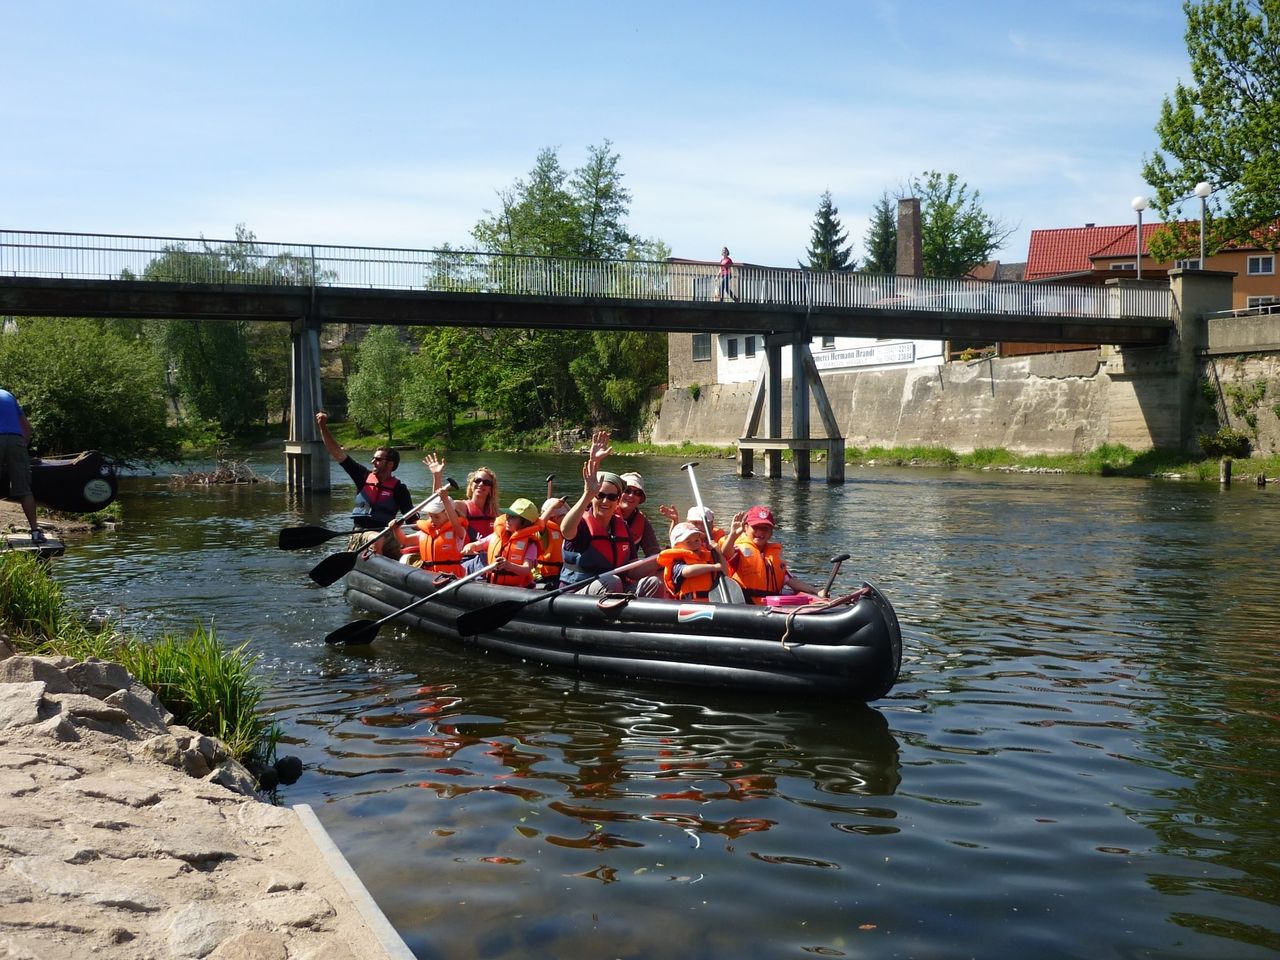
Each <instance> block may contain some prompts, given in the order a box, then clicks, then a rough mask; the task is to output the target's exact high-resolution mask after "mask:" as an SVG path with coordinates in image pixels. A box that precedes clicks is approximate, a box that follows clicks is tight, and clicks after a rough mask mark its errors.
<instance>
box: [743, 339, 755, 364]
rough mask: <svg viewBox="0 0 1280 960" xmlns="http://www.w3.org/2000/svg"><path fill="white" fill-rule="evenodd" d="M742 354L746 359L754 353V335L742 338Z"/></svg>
mask: <svg viewBox="0 0 1280 960" xmlns="http://www.w3.org/2000/svg"><path fill="white" fill-rule="evenodd" d="M742 355H743V356H744V357H746V358H747V359H748V360H749V359H751V358H752V357H754V356H755V355H756V338H755V337H743V338H742Z"/></svg>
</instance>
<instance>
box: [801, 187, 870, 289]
mask: <svg viewBox="0 0 1280 960" xmlns="http://www.w3.org/2000/svg"><path fill="white" fill-rule="evenodd" d="M839 213H840V210H839V209H838V208H837V207H836V205H835V204H834V203H832V202H831V191H830V190H824V191H822V197H821V198H820V199H819V200H818V212H817V213H816V214H814V217H813V232H812V235H811V236H810V238H809V250H808V254H807V255H808V257H809V262H808V263H803V262H802V263H801V264H800V266H802V267H808V268H809V269H810V270H821V271H823V272H827V271H831V270H852V269H854V268H855V267H856V266H857V265H858V262H857V261H856V260H854V259H853V246H852V245H850V244H849V243H848V240H849V234H848V233H847V232H846V231H845V229H844V225H843V224H841V223H840V217H839Z"/></svg>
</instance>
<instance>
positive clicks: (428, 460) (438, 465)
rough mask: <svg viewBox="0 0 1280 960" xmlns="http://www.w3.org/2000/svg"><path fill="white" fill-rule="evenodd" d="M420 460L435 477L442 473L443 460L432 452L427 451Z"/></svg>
mask: <svg viewBox="0 0 1280 960" xmlns="http://www.w3.org/2000/svg"><path fill="white" fill-rule="evenodd" d="M422 462H423V463H424V464H425V465H426V467H427V469H428V470H430V471H431V472H432V473H433V474H435V475H436V476H437V477H438V476H440V474H442V473H444V461H443V460H441V459H440V458H439V457H438V456H436V455H435V454H434V453H428V454H427V455H426V456H425V457H423V458H422Z"/></svg>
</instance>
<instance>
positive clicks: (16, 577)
mask: <svg viewBox="0 0 1280 960" xmlns="http://www.w3.org/2000/svg"><path fill="white" fill-rule="evenodd" d="M0 625H3V629H4V631H5V633H6V634H7V635H8V639H9V643H10V644H11V645H12V646H13V647H14V649H15V650H16V651H18V652H21V653H25V654H30V655H40V656H68V657H75V658H76V659H79V660H84V659H87V658H89V657H97V658H99V659H102V660H110V661H113V662H115V663H119V664H121V665H123V666H124V667H125V668H126V669H127V670H128V671H129V673H130V674H131V675H132V676H133V677H134V678H135V679H136V680H138V682H139V683H142V684H143V685H144V686H146V687H148V688H150V689H151V690H153V691H155V693H156V695H157V696H159V698H160V700H161V702H162V703H164V705H165V706H166V707H167V708H168V709H169V711H170V712H172V713H173V715H174V717H175V718H176V719H177V721H178V722H179V723H181V724H183V725H184V726H188V727H191V728H192V729H193V730H198V731H200V732H201V733H205V734H208V735H210V736H215V737H217V738H218V739H219V740H221V741H222V742H223V743H225V744H226V745H227V749H228V752H229V753H230V754H231V756H233V757H234V758H235V759H237V760H239V761H241V762H245V763H250V762H253V763H256V764H260V765H268V764H270V763H273V762H274V760H275V751H276V745H277V743H278V741H279V738H280V731H279V728H278V727H277V726H276V725H275V723H274V722H272V721H270V720H268V719H267V718H265V717H264V716H263V715H262V714H261V713H260V711H259V707H260V703H261V699H262V689H261V687H260V686H259V684H258V682H257V680H256V678H255V677H254V674H253V666H254V663H255V662H256V660H257V657H256V656H255V655H253V654H251V653H249V652H248V650H247V649H246V647H245V646H244V645H243V644H242V645H241V646H238V647H235V648H233V649H230V650H228V649H225V648H224V647H223V645H222V643H221V642H220V641H219V639H218V637H217V634H216V633H215V631H214V630H213V628H212V627H208V628H206V627H204V626H200V625H197V626H195V627H194V628H193V629H192V631H191V633H190V634H187V635H177V634H169V633H166V634H164V635H162V636H160V637H159V638H156V639H147V638H143V637H140V636H137V635H133V634H127V633H122V632H120V631H118V630H116V629H115V628H114V627H112V626H111V625H110V624H98V623H90V622H89V621H87V620H86V619H84V618H82V617H80V616H78V615H77V614H76V613H74V612H73V611H72V610H71V609H70V607H69V605H68V603H67V601H66V599H65V598H64V597H63V594H62V589H61V587H60V586H59V585H58V583H57V581H56V580H54V579H53V578H52V577H50V576H49V574H48V571H47V569H46V566H45V564H43V563H41V562H40V561H38V560H37V559H36V558H35V557H33V556H31V555H30V554H27V553H21V552H17V551H11V552H7V553H3V554H0Z"/></svg>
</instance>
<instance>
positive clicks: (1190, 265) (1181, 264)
mask: <svg viewBox="0 0 1280 960" xmlns="http://www.w3.org/2000/svg"><path fill="white" fill-rule="evenodd" d="M1173 265H1174V266H1175V267H1177V268H1178V269H1179V270H1199V269H1200V258H1199V257H1195V258H1194V259H1192V260H1175V261H1173Z"/></svg>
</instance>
